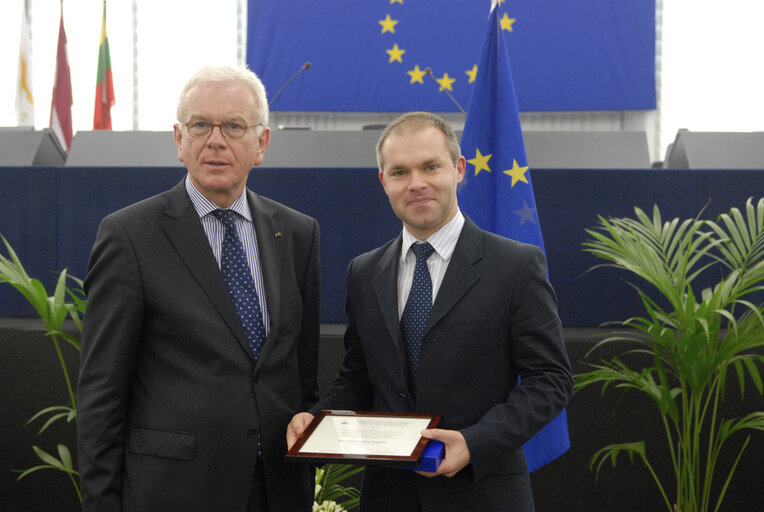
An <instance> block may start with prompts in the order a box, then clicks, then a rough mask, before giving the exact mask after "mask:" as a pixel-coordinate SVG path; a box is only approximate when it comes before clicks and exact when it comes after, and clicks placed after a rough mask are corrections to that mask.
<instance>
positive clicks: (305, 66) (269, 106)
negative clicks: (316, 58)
mask: <svg viewBox="0 0 764 512" xmlns="http://www.w3.org/2000/svg"><path fill="white" fill-rule="evenodd" d="M312 66H313V64H311V63H310V61H308V62H306V63H305V64H303V65H302V67H301V68H300V70H299V71H298V72H297V73H295V74H294V75H292V77H291V78H290V79H289V80H287V81H286V82H284V85H282V86H281V89H279V92H277V93H276V95H275V96H274V97H273V98H271V101H269V102H268V108H271V105H273V102H274V101H276V98H278V97H279V96H281V93H282V92H284V89H286V86H287V85H289V84H290V83H291V82H292V80H294V79H295V78H297V77H298V76H300V73H302V72H303V71H305V70H306V69H310V68H311V67H312Z"/></svg>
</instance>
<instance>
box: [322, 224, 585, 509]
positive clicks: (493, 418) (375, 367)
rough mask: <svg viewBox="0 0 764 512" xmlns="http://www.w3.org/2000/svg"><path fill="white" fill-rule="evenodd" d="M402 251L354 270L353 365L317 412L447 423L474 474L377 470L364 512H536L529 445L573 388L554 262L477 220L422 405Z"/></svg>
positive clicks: (423, 365)
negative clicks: (400, 303)
mask: <svg viewBox="0 0 764 512" xmlns="http://www.w3.org/2000/svg"><path fill="white" fill-rule="evenodd" d="M400 250H401V238H400V237H398V238H396V239H394V240H392V241H391V242H389V243H388V244H386V245H385V246H383V247H380V248H379V249H376V250H374V251H371V252H369V253H366V254H363V255H361V256H359V257H357V258H356V259H354V260H353V261H352V262H351V264H350V266H349V269H348V273H347V306H346V307H347V314H348V328H347V332H346V334H345V346H346V350H347V352H346V356H345V359H344V362H343V365H342V367H341V370H340V374H339V376H338V377H337V379H336V380H335V382H334V383H333V384H332V386H331V388H330V389H329V391H328V392H327V394H326V396H325V397H324V398H323V399H322V400H321V401H320V402H319V403H318V404H317V405H316V406H315V407H314V408H313V409H312V411H313V412H315V411H317V410H318V409H320V408H324V409H354V410H374V411H395V412H420V413H433V414H434V413H440V414H442V415H443V419H442V421H441V423H440V425H439V427H440V428H444V429H453V430H459V431H461V433H462V434H463V435H464V437H465V439H466V441H467V444H468V446H469V449H470V454H471V457H472V463H471V464H470V465H468V466H467V467H466V468H465V469H463V470H462V471H461V472H460V473H458V474H457V475H456V476H455V477H454V478H452V479H447V478H445V477H436V478H433V479H428V478H425V477H422V476H420V475H417V474H415V473H414V472H411V471H405V470H395V469H381V468H373V467H369V468H367V470H366V476H365V480H364V488H363V494H362V507H361V508H362V510H366V511H369V510H372V511H376V510H379V511H382V510H396V511H409V510H410V511H412V512H413V511H417V510H419V507H421V510H424V511H430V510H432V511H442V510H449V511H451V510H465V511H467V510H469V511H473V510H481V511H491V510H497V511H498V510H501V511H527V510H532V509H533V499H532V496H531V489H530V485H529V481H528V472H527V467H526V464H525V458H524V456H523V452H522V445H523V444H524V443H525V442H526V441H527V440H528V439H529V438H530V437H531V436H533V435H534V434H535V433H536V432H537V431H538V430H539V429H541V427H542V426H544V425H545V424H546V423H548V422H549V421H550V420H551V419H553V418H554V417H555V416H556V415H557V414H558V413H559V412H560V411H561V410H562V409H563V408H564V407H565V405H566V404H567V403H568V400H569V398H570V395H571V393H572V388H573V385H572V377H571V370H570V363H569V361H568V357H567V354H566V351H565V347H564V343H563V339H562V327H561V324H560V320H559V317H558V315H557V303H556V298H555V295H554V292H553V290H552V288H551V286H550V285H549V283H548V281H547V279H546V264H545V261H544V256H543V253H542V252H541V250H540V249H538V248H537V247H534V246H531V245H527V244H521V243H518V242H515V241H512V240H508V239H506V238H502V237H499V236H496V235H493V234H491V233H488V232H486V231H482V230H480V229H479V228H478V227H477V226H475V224H474V223H472V221H470V220H469V219H466V222H465V225H464V228H463V230H462V233H461V235H460V238H459V241H458V242H457V245H456V249H455V251H454V253H453V256H452V258H451V261H450V263H449V266H448V269H447V271H446V274H445V276H444V278H443V282H442V284H441V287H440V290H439V291H438V295H437V297H436V298H435V301H434V303H433V307H432V312H431V313H430V317H429V320H428V324H427V327H426V330H425V334H424V337H423V342H422V351H421V354H420V367H419V378H418V379H419V388H418V390H417V398H416V401H415V400H414V399H413V398H412V396H411V393H410V392H409V389H408V387H407V382H406V380H407V379H406V353H405V348H404V345H403V340H402V335H401V329H400V323H399V320H398V308H397V285H396V280H397V273H398V260H399V257H400ZM518 378H521V379H522V385H518Z"/></svg>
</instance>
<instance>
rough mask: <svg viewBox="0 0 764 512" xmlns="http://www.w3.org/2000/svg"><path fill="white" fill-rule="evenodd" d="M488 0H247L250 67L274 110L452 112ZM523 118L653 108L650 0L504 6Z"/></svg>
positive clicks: (466, 93) (466, 85)
mask: <svg viewBox="0 0 764 512" xmlns="http://www.w3.org/2000/svg"><path fill="white" fill-rule="evenodd" d="M489 6H490V0H437V1H422V0H363V1H359V0H288V1H285V0H248V15H247V17H248V25H247V63H248V64H249V67H250V69H252V70H253V71H254V72H255V73H257V74H258V75H259V76H260V77H261V78H262V79H263V82H264V83H265V86H266V88H267V90H268V91H269V92H270V93H271V94H274V93H275V92H276V91H278V90H279V89H280V88H281V86H282V85H284V83H286V81H287V80H288V79H289V77H291V76H292V75H294V74H295V73H296V72H297V71H298V70H299V69H300V67H301V66H302V65H303V64H304V63H305V62H308V61H309V62H311V63H312V67H311V68H310V69H309V70H307V71H305V72H304V73H303V74H302V75H300V77H299V78H298V79H296V80H294V81H293V82H292V83H290V84H289V86H288V87H287V88H286V89H285V90H284V93H283V94H282V95H281V96H279V98H278V100H277V101H276V102H275V103H274V104H273V107H272V108H273V110H276V111H279V110H281V111H283V110H287V111H313V112H315V111H346V112H406V111H410V110H427V111H432V112H455V111H457V109H456V107H455V106H454V104H453V103H452V102H451V100H450V99H449V98H448V96H447V95H446V91H448V92H449V93H450V94H452V95H453V96H454V98H456V100H457V101H458V102H459V103H460V104H462V105H466V104H467V101H468V100H469V98H470V94H471V92H472V89H473V85H474V69H475V65H476V64H477V60H478V58H479V57H480V45H481V42H482V36H483V33H484V25H485V13H486V12H488V9H489ZM502 9H503V10H504V12H503V14H502V16H504V15H505V14H506V18H505V19H504V20H502V21H503V23H504V24H505V25H506V26H507V27H508V30H511V31H512V47H511V48H512V61H511V63H512V68H513V69H514V70H515V72H516V73H517V76H518V81H517V82H516V83H515V86H516V88H517V98H518V102H519V106H520V110H521V111H560V110H579V111H580V110H641V109H654V108H655V105H656V102H655V2H654V0H575V1H571V0H507V1H506V2H504V3H503V4H502ZM428 68H430V69H431V71H432V74H431V75H427V74H426V73H425V71H426V70H427V69H428Z"/></svg>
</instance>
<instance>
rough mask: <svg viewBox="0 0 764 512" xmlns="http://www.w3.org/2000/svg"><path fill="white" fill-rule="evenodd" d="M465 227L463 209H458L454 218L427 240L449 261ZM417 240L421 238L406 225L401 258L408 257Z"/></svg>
mask: <svg viewBox="0 0 764 512" xmlns="http://www.w3.org/2000/svg"><path fill="white" fill-rule="evenodd" d="M463 227H464V215H462V212H461V210H457V212H456V215H454V218H453V219H451V220H450V221H448V223H446V224H445V225H444V226H443V227H441V228H440V229H439V230H437V231H436V232H435V233H433V234H432V235H430V236H429V238H427V240H425V241H426V242H428V243H429V244H430V245H432V247H433V249H435V252H436V253H438V255H439V256H440V257H441V258H443V260H445V261H448V260H449V259H450V258H451V255H452V254H453V253H454V249H455V248H456V242H457V241H458V240H459V235H460V234H461V232H462V228H463ZM416 242H420V240H419V239H417V238H416V237H415V236H414V235H412V234H411V233H409V230H408V229H406V228H405V227H404V228H403V233H402V243H401V259H406V255H407V254H408V252H409V249H410V248H411V246H412V245H414V244H415V243H416Z"/></svg>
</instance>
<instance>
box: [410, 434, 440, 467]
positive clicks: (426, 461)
mask: <svg viewBox="0 0 764 512" xmlns="http://www.w3.org/2000/svg"><path fill="white" fill-rule="evenodd" d="M445 453H446V447H445V446H444V445H443V443H442V442H440V441H436V440H434V439H430V441H429V442H428V443H427V446H425V447H424V451H423V452H422V455H420V456H419V461H418V462H419V464H418V465H416V466H409V467H407V468H403V469H412V470H415V471H429V472H431V473H434V472H436V471H437V470H438V466H440V462H441V461H442V460H443V455H444V454H445Z"/></svg>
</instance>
